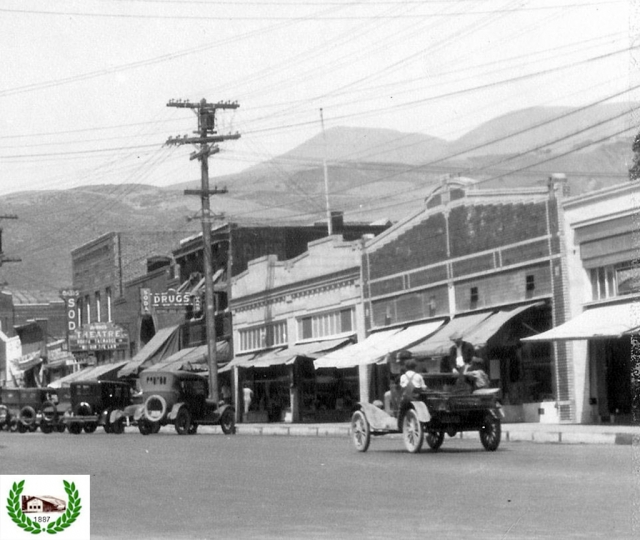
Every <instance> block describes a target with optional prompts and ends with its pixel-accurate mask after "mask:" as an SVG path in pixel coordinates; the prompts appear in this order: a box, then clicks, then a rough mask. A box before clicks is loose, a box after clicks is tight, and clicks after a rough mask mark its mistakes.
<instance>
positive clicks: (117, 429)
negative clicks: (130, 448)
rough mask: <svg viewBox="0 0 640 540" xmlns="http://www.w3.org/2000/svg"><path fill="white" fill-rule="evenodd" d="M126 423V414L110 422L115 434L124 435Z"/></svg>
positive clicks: (112, 431)
mask: <svg viewBox="0 0 640 540" xmlns="http://www.w3.org/2000/svg"><path fill="white" fill-rule="evenodd" d="M125 424H126V419H125V418H124V416H121V417H120V418H118V419H117V420H116V421H115V422H113V423H112V424H110V425H111V433H113V434H114V435H122V434H123V433H124V426H125Z"/></svg>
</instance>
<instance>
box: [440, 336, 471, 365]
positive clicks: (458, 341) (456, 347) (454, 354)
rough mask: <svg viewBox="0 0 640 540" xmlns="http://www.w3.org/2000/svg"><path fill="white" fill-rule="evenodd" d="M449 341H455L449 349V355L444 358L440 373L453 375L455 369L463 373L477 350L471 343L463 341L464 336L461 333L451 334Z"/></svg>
mask: <svg viewBox="0 0 640 540" xmlns="http://www.w3.org/2000/svg"><path fill="white" fill-rule="evenodd" d="M449 339H450V340H451V341H453V345H452V346H451V348H450V349H449V355H448V356H445V357H443V358H442V361H441V362H440V371H441V372H442V373H451V372H452V371H453V370H454V369H455V370H458V371H463V370H464V368H465V366H467V365H468V364H469V363H470V362H471V360H472V359H473V356H474V353H475V349H474V347H473V345H472V344H471V343H469V342H468V341H464V340H463V339H462V334H461V333H459V332H456V333H454V334H451V337H450V338H449Z"/></svg>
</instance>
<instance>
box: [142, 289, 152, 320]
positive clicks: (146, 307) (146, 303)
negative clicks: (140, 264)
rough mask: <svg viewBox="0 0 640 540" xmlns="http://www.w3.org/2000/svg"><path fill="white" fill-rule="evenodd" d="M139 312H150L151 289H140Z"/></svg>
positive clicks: (144, 313)
mask: <svg viewBox="0 0 640 540" xmlns="http://www.w3.org/2000/svg"><path fill="white" fill-rule="evenodd" d="M140 313H141V314H142V315H149V314H150V313H151V289H140Z"/></svg>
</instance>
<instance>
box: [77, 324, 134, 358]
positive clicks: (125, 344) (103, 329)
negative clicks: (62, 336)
mask: <svg viewBox="0 0 640 540" xmlns="http://www.w3.org/2000/svg"><path fill="white" fill-rule="evenodd" d="M69 350H71V351H120V350H122V351H126V350H129V335H128V333H127V331H126V330H125V329H124V328H122V327H121V326H119V325H117V324H114V323H110V322H99V323H91V324H85V325H83V326H82V327H81V328H80V329H79V330H75V331H73V332H69Z"/></svg>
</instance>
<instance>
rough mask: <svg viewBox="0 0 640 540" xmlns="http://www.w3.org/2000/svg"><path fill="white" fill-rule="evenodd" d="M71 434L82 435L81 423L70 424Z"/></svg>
mask: <svg viewBox="0 0 640 540" xmlns="http://www.w3.org/2000/svg"><path fill="white" fill-rule="evenodd" d="M69 433H71V434H72V435H80V433H82V424H81V423H80V422H71V423H70V424H69Z"/></svg>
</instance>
